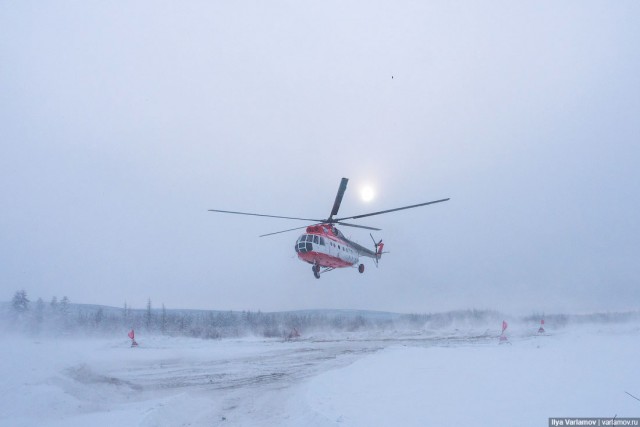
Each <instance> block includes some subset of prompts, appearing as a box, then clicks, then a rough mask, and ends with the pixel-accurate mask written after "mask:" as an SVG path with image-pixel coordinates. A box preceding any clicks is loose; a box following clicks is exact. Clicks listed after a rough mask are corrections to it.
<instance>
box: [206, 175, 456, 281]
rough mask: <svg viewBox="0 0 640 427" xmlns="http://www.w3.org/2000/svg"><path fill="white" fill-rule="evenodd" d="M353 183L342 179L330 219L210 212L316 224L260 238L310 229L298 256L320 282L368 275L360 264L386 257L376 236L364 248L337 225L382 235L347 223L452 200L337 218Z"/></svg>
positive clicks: (298, 247) (298, 245)
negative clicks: (353, 272)
mask: <svg viewBox="0 0 640 427" xmlns="http://www.w3.org/2000/svg"><path fill="white" fill-rule="evenodd" d="M348 182H349V179H347V178H342V181H340V186H339V187H338V193H337V194H336V199H335V201H334V202H333V208H332V209H331V214H330V215H329V217H328V218H327V219H313V218H297V217H288V216H277V215H266V214H259V213H250V212H236V211H226V210H220V209H209V212H218V213H226V214H234V215H249V216H260V217H266V218H281V219H291V220H299V221H308V222H312V223H313V224H312V225H305V226H303V227H295V228H290V229H287V230H281V231H276V232H273V233H267V234H262V235H260V236H259V237H266V236H272V235H274V234H280V233H287V232H289V231H294V230H301V229H303V228H304V229H306V230H305V233H304V234H302V235H301V236H300V237H298V239H297V240H296V243H295V245H294V249H295V251H296V253H297V255H298V258H299V259H300V260H301V261H304V262H307V263H309V264H311V265H312V267H311V270H312V271H313V275H314V277H315V278H316V279H319V278H320V275H321V274H322V273H326V272H329V271H331V270H335V269H336V268H345V267H356V265H357V268H358V272H360V273H364V264H359V259H360V257H367V258H372V259H373V260H374V262H375V264H376V267H377V266H378V261H379V260H380V258H381V257H382V254H383V253H386V252H383V249H384V243H382V240H380V241H378V242H376V240H375V239H374V238H373V235H372V234H371V233H369V236H371V240H373V250H371V249H368V248H365V247H364V246H361V245H360V244H358V243H356V242H354V241H352V240H349V239H347V238H346V237H345V235H344V234H342V232H341V231H340V230H338V229H337V228H336V224H338V225H343V226H346V227H356V228H363V229H367V230H374V231H380V230H381V229H379V228H375V227H368V226H365V225H359V224H352V223H347V222H344V220H353V219H360V218H365V217H368V216H374V215H382V214H386V213H390V212H396V211H401V210H404V209H412V208H417V207H420V206H426V205H433V204H435V203H441V202H446V201H447V200H449V198H446V199H440V200H433V201H431V202H425V203H418V204H416V205H410V206H403V207H401V208H394V209H387V210H384V211H378V212H371V213H366V214H362V215H354V216H349V217H343V218H335V216H336V215H338V210H339V209H340V204H341V203H342V197H343V196H344V192H345V191H346V190H347V183H348Z"/></svg>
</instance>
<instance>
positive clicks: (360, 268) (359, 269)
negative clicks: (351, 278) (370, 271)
mask: <svg viewBox="0 0 640 427" xmlns="http://www.w3.org/2000/svg"><path fill="white" fill-rule="evenodd" d="M358 272H359V273H364V264H360V265H359V266H358Z"/></svg>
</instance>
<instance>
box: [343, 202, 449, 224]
mask: <svg viewBox="0 0 640 427" xmlns="http://www.w3.org/2000/svg"><path fill="white" fill-rule="evenodd" d="M447 200H449V198H447V199H441V200H434V201H432V202H426V203H419V204H417V205H411V206H404V207H401V208H395V209H388V210H386V211H380V212H373V213H368V214H363V215H356V216H348V217H345V218H338V219H335V220H334V221H342V220H343V219H358V218H364V217H366V216H373V215H382V214H385V213H389V212H395V211H401V210H404V209H411V208H417V207H420V206H426V205H432V204H434V203H440V202H446V201H447Z"/></svg>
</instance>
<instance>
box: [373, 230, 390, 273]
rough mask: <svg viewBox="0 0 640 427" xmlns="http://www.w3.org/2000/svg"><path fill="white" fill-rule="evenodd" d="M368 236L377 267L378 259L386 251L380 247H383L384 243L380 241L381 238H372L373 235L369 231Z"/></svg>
mask: <svg viewBox="0 0 640 427" xmlns="http://www.w3.org/2000/svg"><path fill="white" fill-rule="evenodd" d="M369 236H371V240H373V248H374V249H373V251H374V252H375V254H376V257H375V258H374V261H375V263H376V268H377V267H378V260H379V259H380V258H381V257H382V254H383V253H386V252H382V249H383V248H384V243H382V239H380V241H379V242H376V239H374V238H373V235H372V234H371V233H369Z"/></svg>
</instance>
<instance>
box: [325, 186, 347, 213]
mask: <svg viewBox="0 0 640 427" xmlns="http://www.w3.org/2000/svg"><path fill="white" fill-rule="evenodd" d="M347 182H349V180H348V179H347V178H342V181H340V187H338V193H337V194H336V200H335V201H334V202H333V209H331V215H329V221H331V219H332V218H333V216H334V215H338V210H339V209H340V204H341V203H342V196H344V192H345V190H346V189H347Z"/></svg>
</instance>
